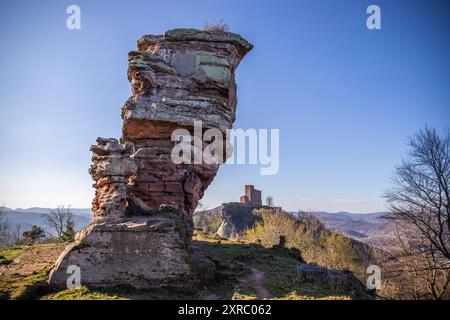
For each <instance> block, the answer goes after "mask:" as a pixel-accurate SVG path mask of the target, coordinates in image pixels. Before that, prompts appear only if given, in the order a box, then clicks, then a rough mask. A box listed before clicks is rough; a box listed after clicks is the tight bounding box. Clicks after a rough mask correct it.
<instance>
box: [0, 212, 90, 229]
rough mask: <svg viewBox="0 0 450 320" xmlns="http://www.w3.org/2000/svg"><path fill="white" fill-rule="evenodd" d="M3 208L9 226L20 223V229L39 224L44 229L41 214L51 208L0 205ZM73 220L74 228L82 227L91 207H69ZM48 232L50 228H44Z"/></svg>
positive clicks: (88, 219)
mask: <svg viewBox="0 0 450 320" xmlns="http://www.w3.org/2000/svg"><path fill="white" fill-rule="evenodd" d="M0 210H3V212H4V213H5V216H6V218H7V219H8V221H9V223H10V225H11V228H13V229H15V228H16V225H20V228H21V231H22V232H23V231H27V230H30V229H31V227H32V226H33V225H37V226H40V227H42V228H44V229H46V226H45V225H44V221H43V219H42V215H43V214H45V213H50V211H51V210H54V209H51V208H38V207H36V208H28V209H21V208H18V209H11V208H6V207H0ZM70 211H71V212H72V214H73V218H74V220H75V229H77V230H79V229H81V228H84V227H85V226H87V225H88V224H89V222H91V220H92V211H91V209H77V208H70ZM46 231H47V232H49V233H50V230H46Z"/></svg>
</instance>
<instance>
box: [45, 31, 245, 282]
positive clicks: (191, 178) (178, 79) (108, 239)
mask: <svg viewBox="0 0 450 320" xmlns="http://www.w3.org/2000/svg"><path fill="white" fill-rule="evenodd" d="M251 49H252V45H251V44H249V43H248V42H247V41H246V40H244V39H243V38H242V37H241V36H239V35H237V34H234V33H229V32H203V31H199V30H195V29H175V30H170V31H167V32H166V33H165V34H164V35H159V36H154V35H147V36H143V37H142V38H141V39H139V41H138V46H137V50H136V51H132V52H130V53H129V56H128V62H129V65H128V79H129V81H130V83H131V87H132V96H131V97H130V98H129V99H128V101H127V102H126V103H125V105H124V106H123V108H122V119H123V127H122V137H121V139H120V141H118V140H116V139H105V138H98V139H97V144H96V145H94V146H92V148H91V151H92V152H93V157H92V162H93V164H92V166H91V169H90V174H91V176H92V178H93V180H94V188H95V189H96V193H95V198H94V200H93V202H92V209H93V212H94V220H93V221H92V223H91V224H90V225H89V226H88V227H87V228H85V229H84V230H83V231H82V232H80V233H79V234H77V238H76V241H75V243H73V244H71V245H69V246H68V247H67V248H66V250H65V251H64V253H63V254H62V255H61V256H60V258H59V259H58V261H57V263H56V266H55V268H54V269H53V271H52V272H51V275H50V283H54V284H66V280H67V278H68V276H69V275H68V274H67V273H66V271H67V268H68V267H69V266H70V265H76V266H78V267H79V268H80V274H81V283H82V284H87V285H92V286H109V285H118V284H129V285H132V286H134V287H138V288H151V287H159V286H165V285H170V286H190V285H191V284H192V283H193V282H195V279H193V276H192V275H193V274H194V273H193V272H192V264H191V261H192V258H191V237H192V230H193V224H192V214H193V211H194V209H195V207H196V206H197V203H198V201H199V199H200V198H201V197H202V196H203V193H204V191H205V189H206V188H207V187H208V185H209V184H210V183H211V181H212V180H213V178H214V176H215V175H216V173H217V170H218V169H219V164H216V163H210V164H208V163H202V164H186V163H181V164H177V163H174V162H173V161H172V159H171V153H172V150H173V148H174V146H175V144H176V143H177V142H176V141H173V138H172V133H173V131H174V130H175V129H180V128H182V129H186V130H187V131H189V132H190V133H191V134H193V133H194V122H195V121H201V124H202V130H203V131H205V130H207V129H210V128H215V129H217V130H219V131H220V132H223V133H225V131H226V130H227V129H230V128H231V127H232V124H233V121H234V119H235V115H236V104H237V100H236V83H235V70H236V68H237V66H238V64H239V62H240V61H241V59H242V58H243V57H244V56H245V55H246V53H247V52H248V51H250V50H251ZM224 137H225V135H224ZM224 140H225V138H224ZM223 143H224V145H227V141H223ZM203 144H205V143H203Z"/></svg>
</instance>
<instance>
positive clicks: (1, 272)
mask: <svg viewBox="0 0 450 320" xmlns="http://www.w3.org/2000/svg"><path fill="white" fill-rule="evenodd" d="M63 248H64V244H61V243H46V244H37V245H26V246H14V247H9V248H3V249H1V250H0V252H1V253H0V255H2V256H3V257H4V259H5V260H8V262H7V263H2V264H0V299H34V298H37V297H39V296H40V295H41V294H42V293H43V292H45V291H46V290H48V288H47V285H46V282H47V279H48V274H49V272H50V269H51V267H52V266H53V263H54V262H55V261H56V259H57V258H58V256H59V254H60V253H61V251H62V250H63Z"/></svg>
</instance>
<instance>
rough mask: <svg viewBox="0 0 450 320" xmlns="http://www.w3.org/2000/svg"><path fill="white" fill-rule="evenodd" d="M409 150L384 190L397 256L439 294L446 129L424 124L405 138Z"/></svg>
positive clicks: (449, 270) (448, 237) (448, 274)
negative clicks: (395, 234) (394, 225)
mask: <svg viewBox="0 0 450 320" xmlns="http://www.w3.org/2000/svg"><path fill="white" fill-rule="evenodd" d="M408 146H409V152H408V154H407V157H406V158H405V159H403V160H402V164H401V165H400V166H398V167H397V168H396V169H395V171H394V175H393V186H392V188H391V189H390V190H388V191H387V192H386V194H385V198H386V199H387V201H388V204H389V209H390V214H389V215H388V217H387V218H388V219H392V220H394V221H396V222H397V224H398V225H399V233H398V237H397V238H398V242H399V248H400V250H398V251H397V258H398V259H401V260H402V261H404V262H405V263H406V264H405V268H406V270H405V272H409V273H411V274H412V275H414V276H415V277H416V279H418V278H422V280H423V283H425V284H426V285H425V287H426V290H427V294H430V295H431V296H432V297H433V298H435V299H441V298H442V297H443V296H444V295H445V294H446V292H447V290H448V286H449V282H450V219H449V218H450V131H449V130H448V129H447V130H445V131H443V132H442V133H441V134H439V133H437V132H436V130H434V129H429V128H425V129H424V130H420V131H419V132H418V133H417V134H415V135H413V136H412V137H411V138H409V141H408Z"/></svg>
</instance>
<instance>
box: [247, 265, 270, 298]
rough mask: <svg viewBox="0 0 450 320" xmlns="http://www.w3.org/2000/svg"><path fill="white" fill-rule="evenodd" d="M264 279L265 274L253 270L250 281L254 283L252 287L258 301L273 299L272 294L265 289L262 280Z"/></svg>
mask: <svg viewBox="0 0 450 320" xmlns="http://www.w3.org/2000/svg"><path fill="white" fill-rule="evenodd" d="M263 278H264V272H262V271H260V270H258V269H255V268H251V274H250V280H251V282H252V287H253V288H254V289H255V291H256V296H257V297H258V299H269V298H270V297H271V294H270V292H269V291H268V290H267V289H266V288H264V286H263V283H262V279H263Z"/></svg>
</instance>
